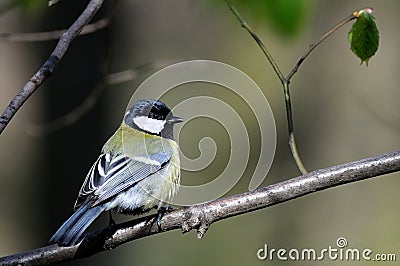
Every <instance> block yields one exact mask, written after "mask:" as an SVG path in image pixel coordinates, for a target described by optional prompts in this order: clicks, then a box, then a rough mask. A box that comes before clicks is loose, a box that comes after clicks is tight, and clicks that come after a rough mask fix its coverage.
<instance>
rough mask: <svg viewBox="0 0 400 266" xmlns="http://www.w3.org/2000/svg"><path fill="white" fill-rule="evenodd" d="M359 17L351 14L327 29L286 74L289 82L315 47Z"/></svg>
mask: <svg viewBox="0 0 400 266" xmlns="http://www.w3.org/2000/svg"><path fill="white" fill-rule="evenodd" d="M356 18H357V17H356V16H355V15H354V13H353V14H351V15H350V16H348V17H346V18H345V19H343V20H342V21H340V22H339V23H338V24H336V25H335V26H334V27H333V28H332V29H330V30H329V31H327V32H326V33H325V34H324V35H323V36H322V37H321V38H320V39H319V40H318V41H317V42H316V43H313V44H311V45H310V47H309V48H308V50H307V51H306V52H305V54H304V55H303V56H302V57H301V58H300V59H299V61H297V63H296V65H295V66H294V67H293V68H292V70H291V71H290V73H289V74H288V75H287V76H286V80H287V82H289V83H290V80H291V79H292V77H293V75H294V74H296V73H297V71H298V70H299V67H300V65H301V64H302V63H303V62H304V60H305V59H306V58H307V57H308V56H309V55H310V54H311V52H312V51H314V49H315V48H317V47H318V45H320V44H321V43H322V42H323V41H324V40H326V39H327V38H328V37H329V36H331V35H332V34H333V33H335V32H336V31H337V30H338V29H340V28H341V27H343V26H344V25H346V24H347V23H348V22H350V21H352V20H353V19H356Z"/></svg>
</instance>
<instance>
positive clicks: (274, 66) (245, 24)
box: [225, 0, 285, 84]
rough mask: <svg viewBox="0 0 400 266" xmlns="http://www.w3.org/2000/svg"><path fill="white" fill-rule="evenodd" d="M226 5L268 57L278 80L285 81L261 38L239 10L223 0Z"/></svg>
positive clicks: (226, 0)
mask: <svg viewBox="0 0 400 266" xmlns="http://www.w3.org/2000/svg"><path fill="white" fill-rule="evenodd" d="M225 2H226V3H227V5H228V6H229V9H230V10H231V11H232V13H233V14H234V15H235V16H236V18H237V19H238V20H239V22H240V24H241V26H242V27H243V28H245V29H246V30H247V32H248V33H249V34H250V35H251V37H253V39H254V40H255V41H256V42H257V44H258V46H259V47H260V48H261V50H262V51H263V53H264V55H265V57H266V58H267V59H268V61H269V63H270V64H271V66H272V68H273V69H274V72H275V73H276V75H277V76H278V78H279V80H280V81H281V82H282V84H283V83H284V81H285V77H284V76H283V74H282V71H281V70H280V69H279V66H278V64H277V63H276V61H275V60H274V58H273V57H272V55H271V54H270V53H269V51H268V50H267V48H266V47H265V45H264V43H263V42H262V40H261V39H260V38H259V37H258V35H257V34H256V33H255V32H254V31H253V30H252V28H251V27H250V25H249V24H248V23H247V22H246V21H245V20H244V19H243V18H242V16H241V15H240V14H239V12H238V11H237V10H236V8H235V7H234V6H233V5H231V3H230V2H229V1H228V0H225Z"/></svg>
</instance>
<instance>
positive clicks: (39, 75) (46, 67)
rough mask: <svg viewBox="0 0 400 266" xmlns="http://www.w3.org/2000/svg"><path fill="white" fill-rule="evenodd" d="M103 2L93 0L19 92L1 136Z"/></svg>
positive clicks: (0, 129) (3, 118) (4, 120)
mask: <svg viewBox="0 0 400 266" xmlns="http://www.w3.org/2000/svg"><path fill="white" fill-rule="evenodd" d="M103 1H104V0H91V1H90V2H89V4H88V5H87V7H86V9H85V10H84V11H83V12H82V14H81V15H80V16H79V18H78V19H77V20H76V21H75V22H74V23H73V24H72V25H71V27H70V28H69V29H68V30H67V31H66V32H65V33H63V35H62V36H61V38H60V40H59V41H58V43H57V46H56V48H55V49H54V50H53V52H52V54H51V55H50V57H49V58H48V59H47V60H46V62H45V63H44V64H43V66H42V67H41V68H40V69H39V70H38V71H37V72H36V73H35V74H34V75H33V76H32V78H31V79H30V80H29V81H28V82H27V83H26V84H25V86H24V87H23V88H22V89H21V90H20V91H19V92H18V94H17V95H16V96H15V97H14V99H13V100H12V101H11V102H10V104H9V105H8V107H7V108H6V110H5V111H4V112H3V114H2V115H1V117H0V134H1V133H2V132H3V131H4V129H5V128H6V126H7V125H8V123H9V122H10V120H11V119H12V118H13V116H14V115H15V113H16V112H17V111H18V110H19V108H21V106H22V105H23V104H24V103H25V101H26V100H27V99H28V98H29V97H30V96H31V95H32V93H33V92H35V90H36V89H37V88H38V87H39V86H40V85H41V84H42V83H43V82H44V80H46V79H47V78H48V77H49V76H50V75H51V74H52V73H53V71H54V68H55V67H56V65H57V64H58V62H59V61H60V60H61V58H62V57H63V56H64V54H65V53H66V51H67V49H68V47H69V45H70V44H71V42H72V40H73V39H75V38H76V37H77V36H78V35H79V33H80V32H81V31H82V29H83V27H84V26H85V25H86V24H87V23H89V21H90V20H91V19H92V18H93V16H94V15H95V14H96V13H97V11H98V10H99V9H100V7H101V6H102V5H103Z"/></svg>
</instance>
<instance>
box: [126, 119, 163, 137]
mask: <svg viewBox="0 0 400 266" xmlns="http://www.w3.org/2000/svg"><path fill="white" fill-rule="evenodd" d="M165 122H166V121H165V120H157V119H153V118H148V117H147V116H138V117H135V118H133V123H135V124H136V125H137V126H138V127H139V128H140V129H142V130H145V131H148V132H151V133H154V134H159V133H160V132H161V131H162V130H163V129H164V125H165Z"/></svg>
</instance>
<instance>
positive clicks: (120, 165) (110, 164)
mask: <svg viewBox="0 0 400 266" xmlns="http://www.w3.org/2000/svg"><path fill="white" fill-rule="evenodd" d="M171 155H172V149H171V148H170V147H168V148H167V149H165V150H163V151H162V152H159V153H154V154H148V155H138V156H136V157H133V158H130V157H127V156H125V155H116V156H112V155H110V154H102V155H100V157H99V158H98V159H97V161H96V162H95V163H94V165H93V166H92V168H91V169H90V171H89V173H88V175H87V176H86V179H85V182H84V183H83V185H82V187H81V189H80V191H79V194H78V198H77V200H76V202H75V207H74V209H75V210H76V209H77V208H79V207H80V206H81V205H82V204H83V203H84V202H85V201H86V200H87V199H88V198H91V199H92V198H93V199H94V202H93V203H92V206H96V205H98V204H100V203H102V202H104V201H105V200H107V199H109V198H111V197H113V196H115V195H117V194H118V193H120V192H121V191H123V190H125V189H127V188H129V187H131V186H132V185H134V184H135V183H137V182H139V181H140V180H142V179H144V178H146V177H147V176H149V175H151V174H154V173H156V172H157V171H158V170H160V169H161V168H162V167H163V166H164V165H165V164H166V163H168V162H169V160H170V159H171Z"/></svg>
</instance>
